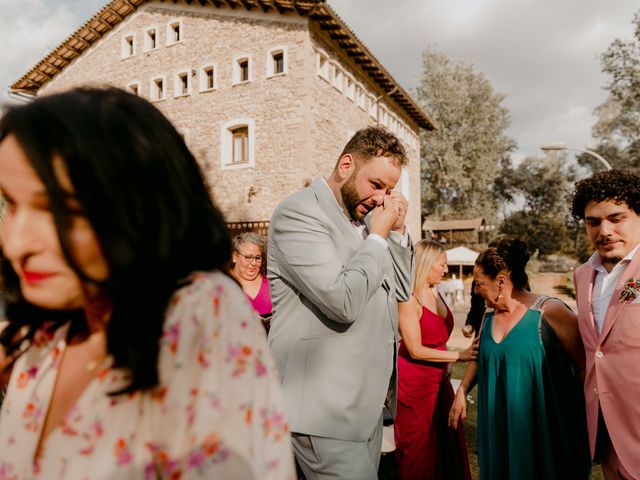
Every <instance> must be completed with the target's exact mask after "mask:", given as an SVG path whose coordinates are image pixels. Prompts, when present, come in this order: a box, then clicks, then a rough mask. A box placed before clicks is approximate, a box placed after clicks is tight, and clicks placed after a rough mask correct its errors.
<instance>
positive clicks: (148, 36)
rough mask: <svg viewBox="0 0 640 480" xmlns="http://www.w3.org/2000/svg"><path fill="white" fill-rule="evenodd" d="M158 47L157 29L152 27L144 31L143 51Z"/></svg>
mask: <svg viewBox="0 0 640 480" xmlns="http://www.w3.org/2000/svg"><path fill="white" fill-rule="evenodd" d="M156 48H158V29H157V28H156V27H152V28H149V29H147V31H146V32H144V51H145V52H148V51H149V50H154V49H156Z"/></svg>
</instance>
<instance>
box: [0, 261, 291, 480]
mask: <svg viewBox="0 0 640 480" xmlns="http://www.w3.org/2000/svg"><path fill="white" fill-rule="evenodd" d="M67 330H68V326H64V327H61V328H59V329H57V330H56V331H53V332H50V333H46V332H43V331H41V332H39V334H38V335H37V340H36V341H35V342H34V343H33V344H32V346H31V347H30V348H29V350H28V351H27V352H26V353H25V354H23V355H22V357H20V358H19V359H18V361H17V363H16V365H15V367H14V370H13V373H12V376H11V380H10V383H9V386H8V390H7V395H6V398H5V400H4V402H3V405H2V410H1V411H0V480H23V479H30V478H33V479H38V478H46V479H58V478H60V479H62V478H65V479H74V480H75V479H78V480H94V479H104V480H106V479H118V480H120V479H165V478H166V479H233V480H235V479H242V480H249V479H259V480H280V479H287V480H289V479H293V478H295V477H294V470H293V456H292V453H291V446H290V438H289V432H288V427H287V423H286V420H285V416H284V412H283V399H282V395H281V391H280V385H279V384H280V379H279V376H278V375H277V373H276V370H275V367H274V363H273V361H272V358H271V355H270V354H269V351H268V349H267V346H266V342H265V335H264V330H263V328H262V325H260V323H259V322H258V321H256V319H255V313H254V312H253V310H252V308H251V306H250V304H249V302H248V301H247V299H246V297H245V295H244V293H243V292H242V290H241V289H240V287H238V286H237V285H236V284H235V283H234V282H233V281H232V280H231V279H229V278H227V277H226V276H225V275H223V274H221V273H207V274H198V275H196V276H195V277H194V280H193V282H192V283H191V284H189V285H188V286H186V287H184V288H182V289H180V290H178V291H177V292H176V293H175V294H174V296H173V297H172V299H171V302H170V306H169V307H168V310H167V314H166V319H165V325H164V332H163V336H162V338H161V346H160V356H159V362H158V369H159V376H160V384H159V386H158V387H157V388H155V389H154V390H152V391H145V392H136V393H133V394H126V395H118V396H109V395H108V393H109V392H112V391H114V390H117V389H118V388H119V387H120V386H122V385H123V384H124V383H123V382H125V378H124V377H125V372H123V371H122V370H119V369H116V368H110V359H107V360H106V361H105V363H103V364H102V365H101V366H99V367H98V369H97V370H96V375H95V377H94V378H93V379H92V380H91V382H90V383H89V385H88V386H87V388H86V390H85V391H84V392H83V393H82V395H81V396H80V398H79V399H78V401H77V403H76V405H75V406H74V407H73V408H72V409H71V410H70V411H69V412H68V414H67V415H66V417H65V419H64V421H63V423H62V425H60V426H57V427H55V428H54V429H53V430H52V431H51V433H50V434H49V436H48V437H47V438H46V440H45V442H44V445H43V447H42V450H41V454H40V456H39V457H38V459H37V460H35V461H34V456H35V452H36V449H37V446H38V442H39V439H40V434H41V431H42V428H43V422H44V419H45V415H46V412H47V410H48V404H49V400H50V398H51V396H52V393H53V388H54V385H55V382H56V377H57V373H58V368H59V365H60V360H61V358H62V355H63V353H64V350H65V346H66V344H65V340H66V334H67Z"/></svg>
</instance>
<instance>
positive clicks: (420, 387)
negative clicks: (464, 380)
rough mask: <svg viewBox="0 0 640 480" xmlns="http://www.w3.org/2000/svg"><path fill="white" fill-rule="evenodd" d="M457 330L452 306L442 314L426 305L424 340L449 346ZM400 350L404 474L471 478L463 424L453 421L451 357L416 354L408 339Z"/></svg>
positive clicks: (414, 478) (399, 437)
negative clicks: (442, 358)
mask: <svg viewBox="0 0 640 480" xmlns="http://www.w3.org/2000/svg"><path fill="white" fill-rule="evenodd" d="M452 330H453V315H452V313H451V311H450V310H449V309H448V308H447V317H446V318H442V317H440V316H438V315H437V314H435V313H433V312H432V311H430V310H428V309H427V308H425V307H422V316H421V317H420V331H421V336H422V345H424V346H425V347H429V348H436V349H438V350H446V348H447V347H446V343H447V340H448V339H449V335H450V334H451V331H452ZM398 353H399V355H398V409H397V413H396V418H395V421H394V429H395V441H396V458H397V460H398V463H399V473H400V478H401V479H403V480H422V479H425V480H427V479H429V480H432V479H433V480H437V479H446V480H457V479H464V480H470V479H471V474H470V472H469V459H468V458H467V447H466V445H465V440H464V432H463V430H462V425H459V426H458V429H457V430H453V429H450V428H449V427H448V425H447V420H448V417H449V409H450V408H451V404H452V403H453V398H454V393H453V388H452V386H451V382H450V381H449V376H448V375H447V363H446V362H424V361H420V360H414V359H412V358H411V356H410V355H409V352H408V351H407V348H406V347H405V345H404V343H402V342H401V343H400V349H399V352H398Z"/></svg>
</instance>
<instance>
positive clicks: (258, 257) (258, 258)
mask: <svg viewBox="0 0 640 480" xmlns="http://www.w3.org/2000/svg"><path fill="white" fill-rule="evenodd" d="M238 255H240V256H241V257H242V258H244V260H245V262H247V263H254V262H255V263H262V255H255V256H254V255H244V254H242V253H240V252H238Z"/></svg>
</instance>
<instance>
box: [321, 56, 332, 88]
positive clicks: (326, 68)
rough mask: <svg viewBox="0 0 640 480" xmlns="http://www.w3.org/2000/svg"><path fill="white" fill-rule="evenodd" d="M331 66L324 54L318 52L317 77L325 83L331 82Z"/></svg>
mask: <svg viewBox="0 0 640 480" xmlns="http://www.w3.org/2000/svg"><path fill="white" fill-rule="evenodd" d="M330 67H331V64H330V63H329V57H327V55H326V54H325V53H324V52H318V75H320V77H321V78H323V79H325V80H326V81H327V82H330V81H331V68H330Z"/></svg>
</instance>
